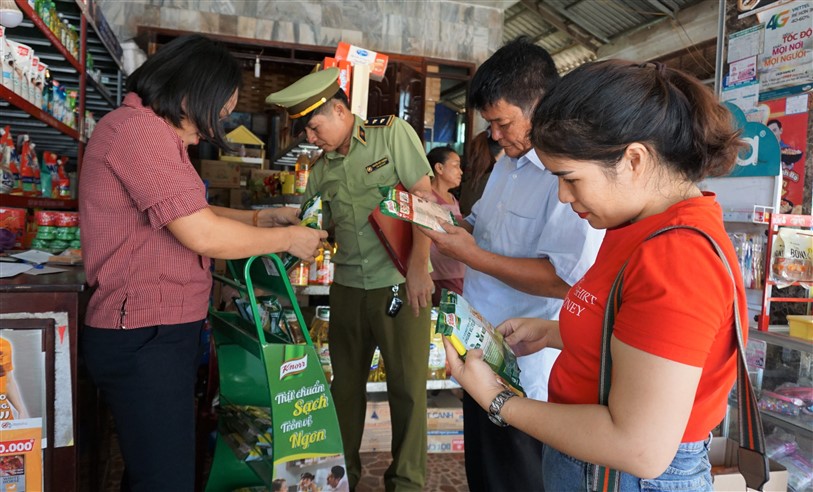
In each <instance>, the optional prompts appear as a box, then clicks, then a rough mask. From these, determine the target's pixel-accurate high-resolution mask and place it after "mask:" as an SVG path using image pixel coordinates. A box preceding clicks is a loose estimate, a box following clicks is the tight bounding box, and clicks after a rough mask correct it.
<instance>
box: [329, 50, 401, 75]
mask: <svg viewBox="0 0 813 492" xmlns="http://www.w3.org/2000/svg"><path fill="white" fill-rule="evenodd" d="M334 58H335V59H336V62H341V61H343V60H347V61H348V62H350V63H351V64H353V67H354V68H355V67H356V66H358V65H368V66H369V67H370V78H371V79H373V80H375V81H377V82H380V81H381V80H383V79H384V72H386V71H387V63H389V59H390V57H389V56H387V55H383V54H381V53H377V52H375V51H372V50H368V49H364V48H359V47H358V46H353V45H352V44H349V43H345V42H340V43H339V45H338V46H336V55H335V56H334ZM339 68H341V66H339Z"/></svg>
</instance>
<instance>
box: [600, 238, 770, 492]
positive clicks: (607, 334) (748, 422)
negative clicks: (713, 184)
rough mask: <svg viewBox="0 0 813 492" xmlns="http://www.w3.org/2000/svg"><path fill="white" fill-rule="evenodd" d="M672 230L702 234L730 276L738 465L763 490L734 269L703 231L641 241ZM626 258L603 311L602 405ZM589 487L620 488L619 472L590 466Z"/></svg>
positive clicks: (760, 441) (764, 460) (757, 421)
mask: <svg viewBox="0 0 813 492" xmlns="http://www.w3.org/2000/svg"><path fill="white" fill-rule="evenodd" d="M674 229H689V230H692V231H695V232H697V233H699V234H702V235H703V237H705V238H706V239H707V240H708V241H709V242H710V243H711V245H712V246H713V247H714V250H715V251H716V253H717V255H718V256H719V257H720V259H721V260H722V262H723V264H724V265H725V267H726V270H727V271H728V274H729V276H730V277H731V282H732V283H733V284H734V331H735V332H736V334H737V353H738V355H739V357H738V363H737V410H738V412H739V429H738V430H739V443H740V448H739V450H738V453H737V455H738V461H739V462H738V468H739V471H740V473H741V474H742V476H743V477H745V483H746V485H748V487H750V488H752V489H755V490H762V487H763V486H764V485H765V483H767V482H768V479H769V478H770V472H769V469H768V457H767V456H766V455H765V435H764V433H763V430H762V420H761V418H760V415H759V409H758V408H757V400H756V395H755V394H754V388H753V387H752V386H751V380H750V379H749V378H748V366H747V365H746V362H745V345H744V344H743V339H742V321H741V320H740V310H739V302H738V299H737V291H736V285H737V284H736V282H735V280H734V272H733V271H732V270H731V265H729V263H728V260H727V259H726V257H725V254H723V250H722V249H721V248H720V246H719V245H718V244H717V242H715V241H714V239H712V238H711V236H709V235H708V234H707V233H706V232H704V231H702V230H700V229H698V228H696V227H691V226H683V225H674V226H670V227H665V228H663V229H660V230H658V231H655V232H654V233H652V234H651V235H649V237H647V238H646V239H645V240H644V241H648V240H649V239H652V238H653V237H655V236H658V235H660V234H663V233H664V232H668V231H671V230H674ZM628 262H629V260H627V261H626V262H624V265H623V266H622V267H621V270H620V271H619V272H618V275H617V276H616V278H615V281H614V282H613V285H612V288H611V289H610V295H609V300H608V302H607V307H606V308H605V310H604V330H603V332H602V336H601V367H600V370H601V373H600V375H599V388H598V399H599V403H600V404H601V405H607V401H608V398H609V395H610V377H611V376H612V360H611V355H610V340H611V339H612V335H613V326H614V325H615V317H616V315H617V314H618V309H619V308H620V307H621V286H622V284H623V277H624V270H625V269H626V268H627V263H628ZM591 468H592V469H591V477H590V478H591V489H592V490H593V491H607V492H615V491H617V490H619V478H620V472H619V471H618V470H613V469H610V468H607V467H605V466H599V465H592V466H591Z"/></svg>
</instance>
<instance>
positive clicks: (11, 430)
mask: <svg viewBox="0 0 813 492" xmlns="http://www.w3.org/2000/svg"><path fill="white" fill-rule="evenodd" d="M43 342H44V341H43V332H42V331H41V330H14V329H3V330H2V333H1V334H0V492H26V491H28V492H33V491H37V490H42V436H43V429H44V428H45V427H44V425H45V417H46V413H45V408H46V406H45V395H46V388H45V350H44V343H43Z"/></svg>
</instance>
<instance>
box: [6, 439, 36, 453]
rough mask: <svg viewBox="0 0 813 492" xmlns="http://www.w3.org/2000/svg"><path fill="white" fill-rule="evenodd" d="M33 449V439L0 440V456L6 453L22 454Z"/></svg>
mask: <svg viewBox="0 0 813 492" xmlns="http://www.w3.org/2000/svg"><path fill="white" fill-rule="evenodd" d="M33 449H34V440H33V439H17V440H16V441H0V456H3V455H6V454H22V453H27V452H29V451H33Z"/></svg>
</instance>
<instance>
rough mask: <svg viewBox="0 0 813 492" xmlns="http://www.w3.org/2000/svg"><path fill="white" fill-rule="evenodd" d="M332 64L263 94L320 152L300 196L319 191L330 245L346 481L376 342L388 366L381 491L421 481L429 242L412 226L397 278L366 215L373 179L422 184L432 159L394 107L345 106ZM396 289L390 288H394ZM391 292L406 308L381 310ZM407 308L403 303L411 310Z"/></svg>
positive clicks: (421, 190)
mask: <svg viewBox="0 0 813 492" xmlns="http://www.w3.org/2000/svg"><path fill="white" fill-rule="evenodd" d="M338 75H339V71H338V69H335V68H331V69H328V70H324V71H320V72H315V73H312V74H310V75H307V76H305V77H303V78H302V79H300V80H299V81H297V82H295V83H294V84H292V85H291V86H289V87H287V88H286V89H283V90H282V91H279V92H276V93H274V94H271V95H270V96H268V98H267V99H266V102H268V103H272V104H277V105H279V106H282V107H284V108H285V109H286V110H287V112H288V114H289V115H290V116H291V118H303V120H304V121H303V123H305V132H306V134H307V138H308V142H310V143H311V144H313V145H316V146H318V147H319V148H321V149H322V151H323V153H322V156H321V157H320V158H319V160H318V161H317V162H316V163H315V164H314V166H313V168H312V170H311V173H310V178H309V180H308V186H307V190H306V192H305V198H310V197H311V196H313V195H314V194H316V193H321V195H322V206H323V220H324V223H325V224H327V225H328V227H333V228H334V230H335V232H334V235H335V238H336V242H337V243H338V250H337V253H336V255H335V257H334V258H333V262H334V263H335V264H336V273H335V277H334V283H333V285H332V286H331V288H330V311H331V314H330V331H329V335H328V342H329V344H330V356H331V361H332V364H333V383H332V384H331V391H332V393H333V399H334V401H335V404H336V413H337V415H338V418H339V426H340V427H341V432H342V440H343V441H344V452H345V460H346V464H347V475H348V479H349V484H350V488H351V489H354V488H355V486H356V484H358V481H359V477H360V476H361V461H360V457H359V447H360V445H361V436H362V432H363V430H364V414H365V410H366V382H367V377H368V375H369V372H370V362H371V359H372V356H373V352H374V351H375V348H376V345H377V346H378V347H379V348H380V350H381V356H382V358H383V359H384V363H385V366H386V371H387V396H388V398H389V403H390V413H391V417H392V456H393V461H392V465H391V466H390V467H389V469H388V470H387V472H386V473H385V475H384V480H385V483H386V488H387V490H388V491H401V490H404V491H406V490H421V489H422V488H423V484H424V481H425V476H426V430H427V429H426V371H427V360H428V357H429V312H430V306H431V294H432V280H431V278H430V277H429V241H428V238H426V236H425V235H423V234H420V233H417V232H416V231H415V232H414V233H413V247H412V254H411V256H410V258H409V260H408V262H407V275H406V279H405V278H404V277H403V276H402V275H401V274H400V273H399V272H398V270H397V269H396V268H395V266H394V264H393V262H392V260H391V259H390V257H389V256H388V254H387V252H386V250H385V249H384V247H383V246H382V245H381V243H380V241H379V239H378V237H377V236H376V234H375V232H374V231H373V229H372V228H371V226H370V224H369V222H368V216H369V215H370V212H372V211H373V209H374V208H376V207H378V204H379V203H380V202H381V200H382V196H381V193H380V192H379V187H381V186H395V185H397V184H398V183H401V184H403V185H404V187H405V188H406V189H408V190H409V191H411V192H413V193H418V194H425V195H428V194H429V193H431V188H430V184H429V177H430V176H431V168H430V167H429V163H428V162H427V160H426V156H425V155H424V151H423V145H422V144H421V141H420V140H419V139H418V136H417V135H416V133H415V131H414V130H413V129H412V127H411V126H409V124H407V123H406V122H405V121H403V120H401V119H399V118H397V117H395V116H384V117H379V118H371V119H369V120H367V121H364V120H362V119H361V118H359V117H358V116H356V115H354V114H353V113H352V112H351V111H350V109H349V104H348V102H347V97H346V96H345V94H344V92H343V91H342V90H341V89H340V88H339V85H338V83H337V78H338ZM396 289H397V293H396V294H394V291H396ZM393 295H400V296H401V297H402V298H403V297H406V301H407V303H408V304H409V306H410V308H411V310H410V309H402V310H401V311H400V312H399V313H398V314H397V315H395V316H394V317H391V316H389V315H388V314H387V310H388V305H389V304H390V302H391V299H392V297H393ZM410 311H411V312H410Z"/></svg>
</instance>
